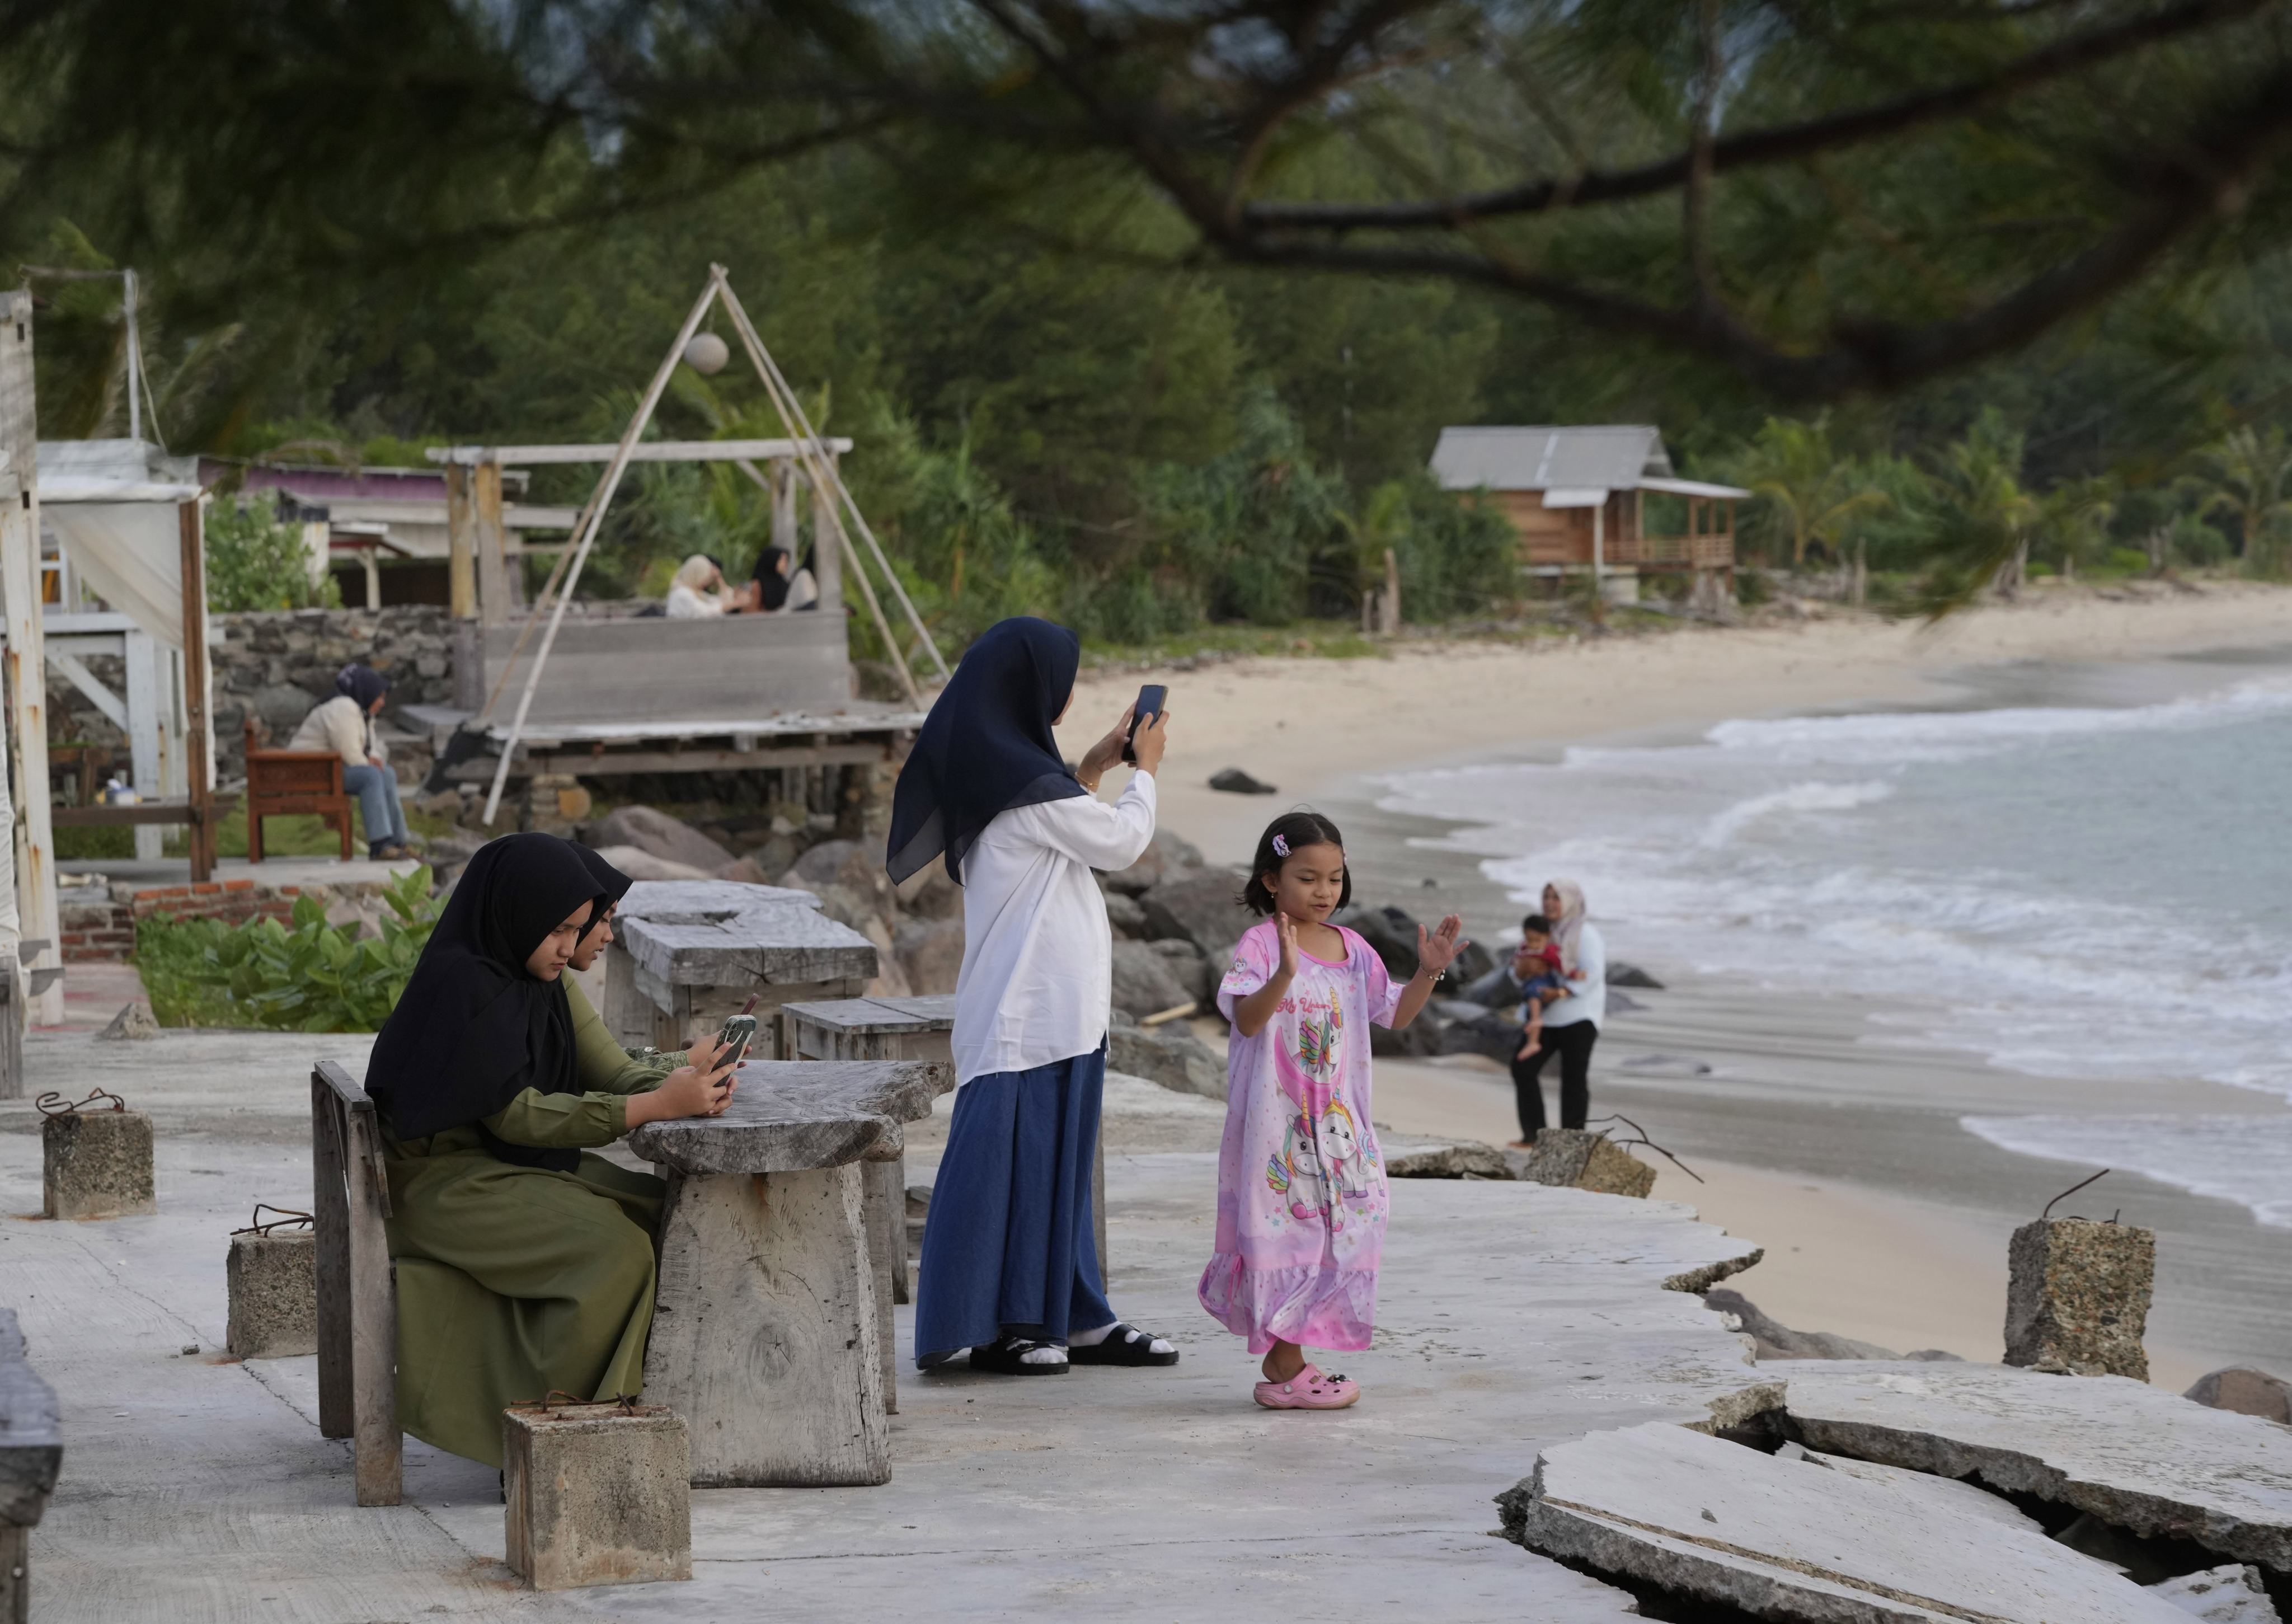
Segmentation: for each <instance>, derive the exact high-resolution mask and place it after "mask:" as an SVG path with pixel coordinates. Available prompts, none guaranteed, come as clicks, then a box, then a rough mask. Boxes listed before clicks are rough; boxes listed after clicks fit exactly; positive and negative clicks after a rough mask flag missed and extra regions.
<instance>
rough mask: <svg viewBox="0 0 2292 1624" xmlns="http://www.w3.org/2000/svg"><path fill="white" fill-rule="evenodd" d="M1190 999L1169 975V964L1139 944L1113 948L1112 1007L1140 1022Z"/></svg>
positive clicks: (1188, 993)
mask: <svg viewBox="0 0 2292 1624" xmlns="http://www.w3.org/2000/svg"><path fill="white" fill-rule="evenodd" d="M1192 997H1193V995H1192V994H1191V993H1190V992H1188V991H1187V990H1185V989H1184V988H1183V987H1182V986H1180V985H1179V984H1178V978H1177V977H1176V976H1174V975H1173V974H1170V965H1169V961H1168V960H1167V959H1166V958H1164V957H1162V956H1161V955H1160V954H1159V953H1157V952H1156V951H1155V950H1154V949H1152V948H1151V947H1150V946H1149V945H1148V944H1147V943H1145V942H1142V941H1118V942H1116V943H1115V944H1114V1007H1115V1008H1117V1009H1118V1010H1120V1011H1122V1013H1123V1014H1126V1015H1128V1016H1130V1017H1131V1018H1132V1019H1133V1020H1139V1021H1142V1020H1144V1019H1145V1018H1146V1017H1147V1016H1148V1015H1154V1014H1161V1013H1162V1011H1164V1010H1166V1009H1174V1008H1176V1007H1177V1006H1179V1005H1181V1004H1183V1003H1186V1002H1188V1001H1189V1000H1190V998H1192Z"/></svg>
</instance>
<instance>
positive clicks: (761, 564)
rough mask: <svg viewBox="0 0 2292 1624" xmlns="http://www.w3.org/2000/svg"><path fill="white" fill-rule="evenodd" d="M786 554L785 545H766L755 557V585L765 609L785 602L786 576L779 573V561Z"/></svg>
mask: <svg viewBox="0 0 2292 1624" xmlns="http://www.w3.org/2000/svg"><path fill="white" fill-rule="evenodd" d="M787 555H788V550H787V548H786V547H766V548H765V549H764V550H763V552H762V553H759V554H758V555H757V557H756V586H757V587H758V589H759V590H760V591H761V592H762V594H763V596H762V599H761V602H762V604H763V607H764V608H766V609H778V608H779V607H780V606H781V605H782V604H784V603H786V602H787V595H788V578H787V576H785V575H783V574H781V573H780V561H781V560H782V559H784V558H786V557H787Z"/></svg>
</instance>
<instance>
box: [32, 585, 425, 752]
mask: <svg viewBox="0 0 2292 1624" xmlns="http://www.w3.org/2000/svg"><path fill="white" fill-rule="evenodd" d="M209 653H210V658H211V660H212V663H213V665H214V707H215V713H214V732H215V754H216V758H217V759H216V770H217V772H219V774H220V775H221V776H222V778H224V779H235V778H243V777H245V776H246V746H245V739H244V733H243V729H244V727H245V725H246V715H247V713H248V711H249V710H252V711H254V714H255V715H259V716H261V717H262V719H263V720H264V721H265V722H267V723H270V730H271V737H272V738H273V739H276V740H277V741H278V743H280V744H284V743H285V742H286V739H287V738H288V737H289V736H290V735H292V734H293V732H294V731H295V729H296V728H297V727H299V726H300V725H302V721H303V717H304V716H306V715H309V714H310V710H311V707H312V706H313V705H316V704H318V703H319V701H320V700H321V699H330V698H332V697H333V695H334V691H335V672H337V671H339V670H341V669H342V668H343V667H344V666H347V665H350V664H351V663H353V662H355V663H357V664H359V665H363V666H371V667H374V668H375V670H376V671H379V672H381V673H382V674H383V675H384V676H387V677H388V678H389V679H390V683H391V688H390V699H391V706H392V707H397V706H399V705H449V704H451V703H452V702H453V698H454V634H453V624H452V621H451V620H450V618H448V615H447V612H446V610H444V609H442V608H440V607H438V606H436V605H433V604H426V603H408V604H400V605H398V606H396V607H394V608H390V609H381V610H370V609H343V610H316V609H314V610H293V611H289V612H286V613H270V614H246V615H217V616H215V617H214V646H213V647H212V649H211V650H210V651H209ZM87 664H88V667H89V669H90V670H91V671H92V672H93V673H94V675H96V676H97V677H98V678H99V679H101V681H102V682H103V683H104V684H105V685H106V686H107V687H109V688H110V689H111V691H113V692H114V693H117V692H119V691H120V690H121V688H122V686H123V684H124V683H125V670H124V667H125V661H124V660H121V659H119V658H115V657H101V658H94V659H91V660H89V661H88V662H87ZM47 686H48V739H49V742H51V743H52V744H61V743H65V742H67V741H80V742H85V743H89V744H96V745H104V746H108V747H111V748H112V749H113V750H115V751H116V752H117V755H118V761H117V769H118V770H120V771H123V772H124V771H125V769H126V766H127V745H126V739H125V736H124V735H123V734H122V733H121V731H120V730H119V729H118V728H117V727H116V726H114V725H113V724H112V723H111V722H110V720H109V718H107V717H106V716H105V715H103V713H102V712H101V711H99V710H98V709H96V707H95V706H94V705H93V703H92V702H90V700H89V699H87V697H86V696H85V695H84V694H82V693H81V692H80V691H79V690H78V689H77V688H75V687H73V686H72V684H71V683H69V682H68V681H67V680H65V678H64V677H63V676H62V675H61V674H60V673H58V672H57V671H56V670H55V669H54V668H53V667H50V668H49V670H48V684H47ZM383 721H384V723H389V721H390V717H389V714H388V713H387V712H385V713H384V715H383ZM393 731H395V732H406V733H412V734H414V735H416V741H414V742H401V743H399V744H398V745H397V746H395V747H393V748H392V750H391V764H392V765H393V766H395V767H396V768H397V769H398V775H399V779H400V780H408V779H411V778H418V777H419V776H420V775H421V774H422V773H423V772H427V771H428V768H429V742H428V741H429V734H428V730H427V729H423V728H416V727H410V726H408V727H400V728H397V729H394V730H393Z"/></svg>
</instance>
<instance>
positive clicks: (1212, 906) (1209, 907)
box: [1138, 869, 1257, 964]
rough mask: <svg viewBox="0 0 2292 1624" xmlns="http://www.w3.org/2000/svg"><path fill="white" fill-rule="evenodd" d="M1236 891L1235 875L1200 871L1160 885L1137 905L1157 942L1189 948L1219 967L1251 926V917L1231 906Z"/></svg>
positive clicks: (1254, 919) (1238, 881) (1253, 917)
mask: <svg viewBox="0 0 2292 1624" xmlns="http://www.w3.org/2000/svg"><path fill="white" fill-rule="evenodd" d="M1240 891H1241V877H1240V876H1239V875H1238V874H1235V873H1233V872H1232V871H1231V870H1230V869H1196V870H1191V871H1189V872H1187V873H1185V874H1183V875H1182V876H1180V877H1177V878H1175V879H1168V880H1164V881H1163V882H1162V883H1161V884H1160V885H1157V886H1155V887H1154V888H1153V889H1152V890H1151V891H1149V892H1147V893H1145V894H1144V895H1143V896H1142V897H1140V898H1139V899H1138V901H1139V904H1140V906H1142V908H1144V909H1145V910H1146V924H1147V928H1148V929H1150V930H1151V931H1152V932H1153V933H1154V935H1155V936H1156V938H1157V939H1158V940H1166V941H1189V942H1191V943H1192V944H1193V945H1194V946H1195V948H1197V949H1199V951H1200V952H1201V954H1202V956H1203V957H1205V958H1207V959H1209V960H1210V961H1211V962H1212V963H1214V964H1224V963H1227V962H1229V961H1230V960H1231V958H1232V957H1233V944H1234V943H1235V942H1237V941H1240V940H1241V933H1243V932H1244V931H1246V930H1247V929H1248V928H1249V927H1250V926H1251V925H1255V924H1256V923H1257V916H1256V915H1255V914H1253V913H1251V912H1249V911H1248V910H1247V909H1245V908H1243V907H1242V906H1241V904H1240V903H1239V902H1237V901H1234V898H1235V897H1236V896H1237V895H1239V893H1240Z"/></svg>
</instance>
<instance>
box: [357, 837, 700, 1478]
mask: <svg viewBox="0 0 2292 1624" xmlns="http://www.w3.org/2000/svg"><path fill="white" fill-rule="evenodd" d="M625 888H626V882H625V880H624V881H623V882H622V889H625ZM617 895H618V893H617V892H613V891H611V889H610V887H609V885H607V884H606V883H604V882H603V881H601V879H599V878H598V877H595V876H593V874H592V873H591V872H590V870H589V869H588V868H587V867H586V866H585V863H584V861H583V860H582V857H581V855H580V854H579V852H577V848H575V847H574V846H573V845H572V844H570V843H569V842H566V841H563V840H560V839H558V838H556V837H555V836H550V835H508V836H503V837H502V838H501V839H499V840H496V841H492V842H489V843H488V844H486V845H484V846H481V847H480V848H479V850H478V853H477V855H476V856H475V857H472V859H471V860H470V864H469V867H468V868H467V869H464V872H463V875H462V879H461V883H460V884H459V885H457V886H456V888H455V892H454V896H453V900H452V901H449V902H448V903H447V905H446V912H445V915H444V917H441V918H440V920H439V922H438V926H437V929H436V931H435V932H434V933H432V936H431V938H430V942H429V945H428V946H427V947H425V948H424V949H423V953H422V958H421V960H420V962H419V963H418V964H416V966H415V969H414V975H413V979H412V980H411V981H409V982H408V984H407V988H406V992H405V994H404V996H403V997H401V998H399V1001H398V1007H397V1008H396V1009H395V1010H394V1011H393V1012H392V1013H391V1017H390V1020H389V1021H388V1022H386V1023H385V1024H384V1025H383V1030H382V1032H381V1035H380V1036H379V1037H377V1038H375V1046H374V1055H373V1059H372V1061H371V1062H369V1065H368V1069H367V1092H368V1093H369V1094H371V1095H373V1096H374V1098H375V1103H376V1105H377V1106H378V1107H379V1109H380V1111H381V1116H382V1127H383V1151H384V1154H385V1156H386V1158H387V1159H388V1164H389V1176H390V1205H391V1216H390V1250H391V1258H392V1259H393V1261H394V1263H395V1264H396V1273H397V1276H398V1414H399V1425H400V1426H403V1427H404V1428H405V1430H406V1431H408V1432H409V1433H411V1434H414V1435H415V1436H416V1437H417V1438H420V1439H422V1440H423V1441H424V1442H427V1443H432V1444H434V1445H436V1446H437V1447H438V1448H440V1449H442V1450H448V1451H450V1452H451V1453H453V1454H456V1455H464V1456H467V1457H468V1458H471V1459H472V1460H481V1461H485V1462H487V1463H488V1464H490V1465H493V1466H500V1465H501V1412H502V1410H504V1408H505V1407H506V1406H508V1405H510V1404H512V1403H514V1402H518V1401H519V1400H521V1399H537V1398H540V1397H543V1396H544V1395H545V1394H549V1393H550V1392H552V1391H560V1392H565V1393H573V1394H580V1395H581V1396H582V1397H584V1398H599V1399H610V1398H613V1397H615V1396H616V1395H617V1394H635V1393H636V1392H638V1391H639V1390H640V1388H641V1387H642V1385H643V1380H644V1348H645V1337H646V1334H647V1332H648V1331H649V1330H650V1328H651V1325H652V1305H653V1230H654V1227H655V1224H657V1222H658V1218H659V1216H660V1207H661V1198H662V1193H663V1185H662V1184H661V1181H660V1180H659V1179H658V1178H655V1177H653V1176H651V1175H650V1174H647V1173H633V1172H630V1171H628V1170H627V1169H625V1168H620V1167H617V1166H616V1165H614V1164H613V1163H611V1162H609V1161H607V1160H606V1159H604V1158H602V1157H601V1156H597V1155H593V1154H591V1153H590V1150H591V1147H593V1146H598V1145H603V1144H608V1143H611V1142H612V1141H614V1140H616V1139H618V1138H620V1137H621V1136H622V1135H624V1134H625V1133H627V1132H628V1131H629V1130H630V1129H632V1128H634V1127H639V1126H640V1125H642V1124H643V1123H646V1122H651V1121H659V1120H664V1119H670V1118H675V1117H697V1116H712V1115H714V1114H716V1113H718V1112H720V1111H722V1110H723V1108H724V1105H725V1103H726V1102H727V1101H728V1100H730V1097H731V1093H732V1081H731V1078H730V1074H729V1073H727V1072H719V1071H716V1070H715V1069H714V1062H715V1059H716V1054H717V1050H716V1046H715V1045H714V1043H713V1042H712V1041H710V1040H708V1039H706V1038H703V1039H702V1040H701V1041H699V1042H698V1043H695V1044H694V1045H693V1046H692V1048H691V1050H690V1054H689V1055H688V1056H687V1057H686V1058H687V1059H688V1060H689V1062H690V1063H688V1064H685V1065H682V1066H679V1067H677V1069H675V1070H674V1071H670V1072H668V1073H667V1074H666V1076H665V1077H663V1076H661V1075H660V1073H659V1072H658V1071H657V1070H655V1069H653V1068H651V1067H649V1066H646V1065H643V1064H642V1063H640V1062H632V1061H631V1060H630V1057H629V1056H628V1055H627V1054H625V1053H624V1052H623V1051H622V1050H621V1048H620V1046H619V1045H617V1044H615V1043H613V1042H612V1041H611V1039H610V1038H609V1036H606V1035H605V1034H604V1033H603V1030H602V1028H601V1025H600V1026H599V1028H598V1030H597V1032H596V1033H595V1034H594V1036H593V1037H586V1036H585V1035H584V1034H583V1032H582V1031H581V1030H579V1029H578V1028H577V1025H576V1021H575V1015H574V1009H573V1005H572V1001H571V990H570V987H569V982H567V981H566V979H565V975H564V972H565V969H566V967H567V966H569V964H570V963H571V962H572V961H573V959H574V957H575V955H576V954H577V952H578V951H579V950H580V949H581V948H582V947H583V945H584V942H583V938H584V937H585V936H588V935H590V933H591V927H592V926H593V925H601V924H602V923H603V920H604V917H605V914H606V910H607V909H608V907H609V903H610V901H613V900H615V899H616V898H617ZM599 945H601V941H600V943H599ZM583 1007H586V1000H583ZM590 1019H591V1021H592V1022H593V1021H594V1019H595V1017H594V1014H593V1013H592V1014H591V1016H590ZM586 1024H587V1023H586V1022H584V1023H582V1025H584V1026H585V1025H586ZM598 1038H601V1039H602V1042H601V1043H600V1042H598V1041H596V1039H598Z"/></svg>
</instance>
